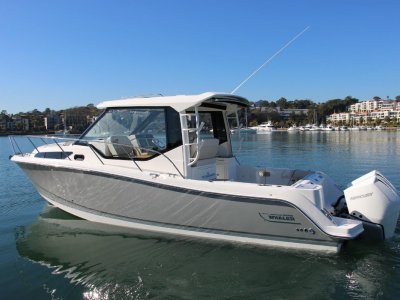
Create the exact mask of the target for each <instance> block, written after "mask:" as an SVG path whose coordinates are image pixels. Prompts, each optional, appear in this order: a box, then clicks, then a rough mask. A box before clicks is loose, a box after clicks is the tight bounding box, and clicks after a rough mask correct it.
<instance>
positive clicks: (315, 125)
mask: <svg viewBox="0 0 400 300" xmlns="http://www.w3.org/2000/svg"><path fill="white" fill-rule="evenodd" d="M310 131H321V127H319V126H318V125H317V124H312V125H311V128H310Z"/></svg>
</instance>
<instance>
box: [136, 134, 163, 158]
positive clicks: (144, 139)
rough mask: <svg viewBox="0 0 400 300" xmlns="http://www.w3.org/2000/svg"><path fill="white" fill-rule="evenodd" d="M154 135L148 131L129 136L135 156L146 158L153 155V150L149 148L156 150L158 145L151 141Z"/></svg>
mask: <svg viewBox="0 0 400 300" xmlns="http://www.w3.org/2000/svg"><path fill="white" fill-rule="evenodd" d="M153 139H154V136H153V135H152V134H149V133H138V134H135V135H134V134H132V135H130V136H129V140H130V142H131V144H132V146H133V149H134V152H135V156H136V157H138V158H147V157H150V156H152V155H154V153H155V152H152V151H149V150H157V149H158V147H157V145H156V144H154V142H153Z"/></svg>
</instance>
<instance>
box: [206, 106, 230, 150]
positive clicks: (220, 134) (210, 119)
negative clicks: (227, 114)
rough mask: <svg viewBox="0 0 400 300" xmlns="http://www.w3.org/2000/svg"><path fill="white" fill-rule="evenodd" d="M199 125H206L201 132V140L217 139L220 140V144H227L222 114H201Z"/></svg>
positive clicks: (213, 112) (211, 112) (215, 112)
mask: <svg viewBox="0 0 400 300" xmlns="http://www.w3.org/2000/svg"><path fill="white" fill-rule="evenodd" d="M199 123H200V124H201V123H204V126H203V128H202V130H201V132H200V139H206V138H216V139H218V140H219V144H222V143H225V142H226V141H227V140H228V138H227V134H226V128H225V122H224V116H223V114H222V112H220V111H208V112H200V113H199Z"/></svg>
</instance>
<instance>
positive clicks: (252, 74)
mask: <svg viewBox="0 0 400 300" xmlns="http://www.w3.org/2000/svg"><path fill="white" fill-rule="evenodd" d="M309 28H310V26H307V27H306V28H304V29H303V30H302V31H301V32H300V33H298V34H297V35H296V36H295V37H294V38H292V39H291V40H290V41H289V42H287V43H286V44H285V45H284V46H283V47H282V48H281V49H279V50H278V51H277V52H275V54H274V55H272V56H271V57H270V58H268V59H267V60H266V61H265V62H264V63H263V64H262V65H261V66H260V67H258V69H257V70H255V71H254V72H253V73H251V74H250V75H249V76H248V77H247V78H246V79H245V80H243V81H242V82H241V83H240V84H239V85H238V86H237V87H236V88H234V89H233V91H232V92H231V94H233V93H235V92H236V91H237V90H238V89H239V88H240V87H241V86H242V85H243V84H245V83H246V82H247V81H248V80H249V79H250V78H251V77H253V76H254V75H256V74H257V73H258V71H260V70H261V69H262V68H264V67H265V66H266V65H267V64H268V63H269V62H270V61H271V60H273V59H274V58H275V57H276V56H277V55H278V54H279V53H281V52H282V51H283V50H285V49H286V48H287V47H289V45H290V44H291V43H293V42H294V41H295V40H297V39H298V38H299V37H300V36H301V35H302V34H303V33H304V32H306V31H307V30H308V29H309Z"/></svg>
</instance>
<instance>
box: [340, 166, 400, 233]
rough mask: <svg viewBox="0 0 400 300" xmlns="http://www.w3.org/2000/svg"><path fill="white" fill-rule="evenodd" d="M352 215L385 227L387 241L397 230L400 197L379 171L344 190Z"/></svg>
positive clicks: (354, 182)
mask: <svg viewBox="0 0 400 300" xmlns="http://www.w3.org/2000/svg"><path fill="white" fill-rule="evenodd" d="M344 195H345V198H346V204H347V208H348V210H349V213H350V215H352V216H354V217H356V218H357V219H360V220H362V221H365V222H371V223H374V224H379V225H381V226H382V227H383V235H384V238H385V239H388V238H391V237H392V236H393V235H394V231H395V229H396V224H397V219H398V217H399V211H400V197H399V194H398V192H397V190H396V188H395V187H394V186H393V185H392V184H391V183H390V182H389V181H388V180H387V179H386V178H385V177H384V176H383V175H382V174H381V173H379V172H378V171H372V172H370V173H368V174H365V175H363V176H361V177H359V178H357V179H356V180H354V181H352V182H351V185H350V186H349V187H348V188H347V189H345V190H344Z"/></svg>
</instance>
